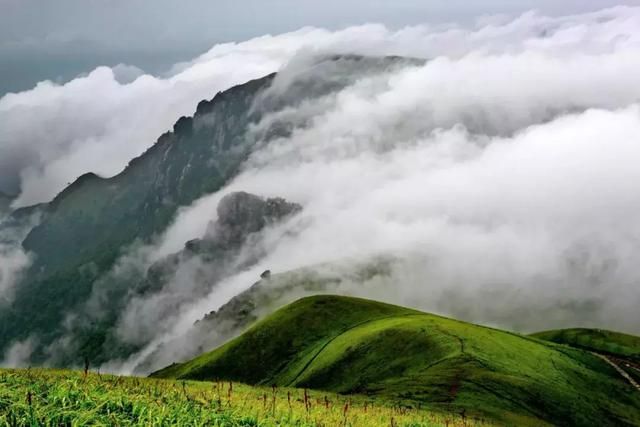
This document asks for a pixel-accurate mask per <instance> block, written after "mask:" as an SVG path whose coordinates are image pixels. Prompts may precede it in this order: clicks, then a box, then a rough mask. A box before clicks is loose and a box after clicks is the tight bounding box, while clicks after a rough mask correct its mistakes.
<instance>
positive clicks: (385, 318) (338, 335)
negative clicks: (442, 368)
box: [287, 313, 426, 387]
mask: <svg viewBox="0 0 640 427" xmlns="http://www.w3.org/2000/svg"><path fill="white" fill-rule="evenodd" d="M412 316H426V314H423V313H412V314H393V315H391V316H385V317H378V318H376V319H369V320H365V321H362V322H360V323H356V324H355V325H353V326H350V327H349V328H347V329H344V330H342V331H341V332H340V333H339V334H336V335H334V336H333V337H331V338H329V339H328V340H327V341H326V342H325V343H324V344H323V345H322V347H320V348H319V349H318V351H316V353H315V354H314V355H313V357H312V358H311V359H309V361H307V363H305V365H304V366H303V367H302V369H301V370H300V372H298V374H297V375H296V376H295V378H293V379H292V380H291V381H289V384H287V385H288V386H289V387H292V386H293V384H294V383H295V382H296V381H297V380H298V378H300V376H301V375H302V374H303V373H304V371H306V370H307V368H308V367H309V366H310V365H311V364H312V363H313V362H314V361H315V360H316V359H317V358H318V356H319V355H320V353H322V351H323V350H324V349H325V348H327V347H328V346H329V344H331V343H332V342H334V341H335V340H336V339H338V337H341V336H342V335H344V334H346V333H347V332H349V331H352V330H354V329H356V328H359V327H360V326H363V325H366V324H369V323H373V322H379V321H381V320H389V319H395V318H399V317H412Z"/></svg>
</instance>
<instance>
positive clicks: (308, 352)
mask: <svg viewBox="0 0 640 427" xmlns="http://www.w3.org/2000/svg"><path fill="white" fill-rule="evenodd" d="M153 376H155V377H161V378H178V379H194V380H213V379H225V380H235V381H241V382H246V383H249V384H259V385H265V386H269V385H276V386H278V387H282V386H287V387H308V388H312V389H319V390H327V391H332V392H337V393H356V394H364V395H369V396H373V397H375V398H376V399H379V400H381V401H389V402H396V403H401V404H402V405H407V406H413V407H417V406H420V407H428V408H429V409H431V410H436V411H447V412H451V411H455V412H457V413H465V414H467V415H482V416H488V417H491V418H492V419H494V420H496V421H498V422H501V423H507V424H518V425H523V424H530V425H541V424H544V423H550V424H556V425H558V424H560V425H617V426H620V425H640V393H638V392H637V391H636V390H635V389H634V388H633V387H632V386H631V385H630V384H628V383H627V382H626V381H625V380H624V379H623V378H621V377H620V375H619V374H618V373H617V372H616V371H615V369H613V368H612V367H611V366H609V365H608V364H607V363H606V362H604V361H603V360H601V359H599V358H598V357H596V356H594V355H592V354H590V353H588V352H585V351H581V350H578V349H572V348H568V347H565V346H560V345H557V344H554V343H550V342H545V341H542V340H538V339H535V338H531V337H526V336H521V335H518V334H514V333H510V332H504V331H499V330H495V329H491V328H486V327H482V326H477V325H473V324H469V323H465V322H460V321H456V320H452V319H447V318H443V317H439V316H435V315H430V314H426V313H421V312H418V311H414V310H410V309H406V308H402V307H396V306H391V305H387V304H381V303H377V302H373V301H367V300H362V299H356V298H347V297H337V296H317V297H310V298H304V299H302V300H299V301H297V302H295V303H293V304H290V305H288V306H286V307H284V308H282V309H280V310H279V311H277V312H276V313H274V314H273V315H271V316H269V317H267V318H266V319H264V320H262V321H260V322H258V323H256V324H255V325H254V326H253V327H251V328H250V329H249V330H247V331H246V332H245V333H244V334H243V335H241V336H239V337H238V338H236V339H234V340H232V341H230V342H228V343H227V344H225V345H223V346H222V347H220V348H218V349H216V350H214V351H212V352H210V353H206V354H203V355H201V356H199V357H197V358H196V359H193V360H191V361H189V362H187V363H184V364H174V365H172V366H170V367H167V368H165V369H163V370H161V371H158V372H156V373H155V374H153Z"/></svg>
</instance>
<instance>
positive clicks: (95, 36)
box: [0, 0, 640, 95]
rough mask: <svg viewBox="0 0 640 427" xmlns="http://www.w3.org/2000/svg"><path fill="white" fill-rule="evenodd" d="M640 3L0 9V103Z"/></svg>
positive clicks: (486, 0)
mask: <svg viewBox="0 0 640 427" xmlns="http://www.w3.org/2000/svg"><path fill="white" fill-rule="evenodd" d="M616 4H632V5H633V4H635V5H640V0H562V1H558V0H537V1H536V0H518V1H516V0H474V1H468V0H323V1H315V0H189V1H178V0H55V1H53V0H0V76H1V78H0V95H1V94H4V93H6V92H8V91H12V92H15V91H21V90H25V89H28V88H31V87H33V86H34V84H35V83H36V82H38V81H40V80H44V79H50V80H53V81H59V82H63V81H66V80H69V79H71V78H73V77H75V76H76V75H78V74H79V73H82V72H86V71H89V70H91V69H93V68H95V67H96V66H98V65H116V64H118V63H126V64H131V65H135V66H137V67H139V68H141V69H143V70H145V71H147V72H150V73H154V74H157V73H162V72H163V71H165V70H167V69H168V68H169V67H170V66H171V65H172V64H173V63H175V62H178V61H182V60H187V59H190V58H193V57H194V56H195V55H197V54H199V53H202V52H203V51H206V50H207V49H208V48H210V47H211V46H212V45H213V44H215V43H218V42H223V41H240V40H245V39H247V38H251V37H255V36H259V35H262V34H265V33H272V34H274V33H281V32H285V31H290V30H294V29H298V28H300V27H303V26H319V27H326V28H329V29H337V28H341V27H345V26H349V25H353V24H361V23H367V22H380V23H384V24H386V25H387V26H389V27H391V28H397V27H402V26H405V25H412V24H418V23H442V22H450V21H457V22H468V21H469V20H471V19H473V18H474V17H477V16H480V15H485V14H509V15H515V14H520V13H522V12H524V11H527V10H530V9H537V10H540V11H542V12H544V13H546V14H550V15H556V14H567V13H575V12H585V11H589V10H595V9H601V8H603V7H608V6H613V5H616Z"/></svg>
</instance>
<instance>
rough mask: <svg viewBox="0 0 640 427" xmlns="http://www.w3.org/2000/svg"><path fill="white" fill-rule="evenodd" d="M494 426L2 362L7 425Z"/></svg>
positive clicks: (365, 401)
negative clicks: (6, 365) (15, 367)
mask: <svg viewBox="0 0 640 427" xmlns="http://www.w3.org/2000/svg"><path fill="white" fill-rule="evenodd" d="M87 425H92V426H118V427H119V426H139V425H145V426H219V427H236V426H237V427H240V426H242V427H251V426H255V427H257V426H260V427H275V426H298V427H318V426H326V427H332V426H345V427H347V426H353V427H355V426H366V427H388V426H396V427H401V426H402V427H418V426H425V427H445V426H446V427H462V426H465V427H474V426H490V425H492V424H490V423H489V422H482V421H478V420H473V419H469V418H462V417H461V416H458V415H455V414H453V415H452V414H439V413H433V412H429V411H426V410H418V409H407V408H403V407H398V406H395V407H394V406H391V405H384V404H380V403H378V402H376V401H372V399H369V398H367V397H363V396H339V395H336V394H333V393H326V392H316V391H308V390H300V389H291V388H272V387H250V386H247V385H243V384H239V383H235V382H233V383H232V382H227V381H225V382H213V383H211V382H195V381H172V380H155V379H147V378H135V377H117V376H113V375H99V374H92V373H89V374H88V375H87V376H85V375H83V373H82V372H74V371H57V370H48V369H18V370H9V369H0V426H31V427H33V426H87Z"/></svg>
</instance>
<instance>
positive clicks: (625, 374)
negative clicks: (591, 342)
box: [593, 353, 640, 391]
mask: <svg viewBox="0 0 640 427" xmlns="http://www.w3.org/2000/svg"><path fill="white" fill-rule="evenodd" d="M593 354H594V355H596V356H598V357H599V358H600V359H602V360H604V361H605V362H607V363H608V364H609V365H611V366H612V367H613V368H614V369H615V370H616V371H618V373H619V374H620V375H622V377H624V379H626V380H627V381H628V382H629V384H631V385H632V386H634V387H635V389H636V390H638V391H640V384H638V383H637V382H636V380H634V379H633V378H631V376H630V375H629V374H627V372H626V371H625V370H624V369H622V368H621V367H620V366H618V365H617V364H616V363H614V362H612V361H611V360H610V359H609V358H608V357H607V356H604V355H602V354H598V353H593Z"/></svg>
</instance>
